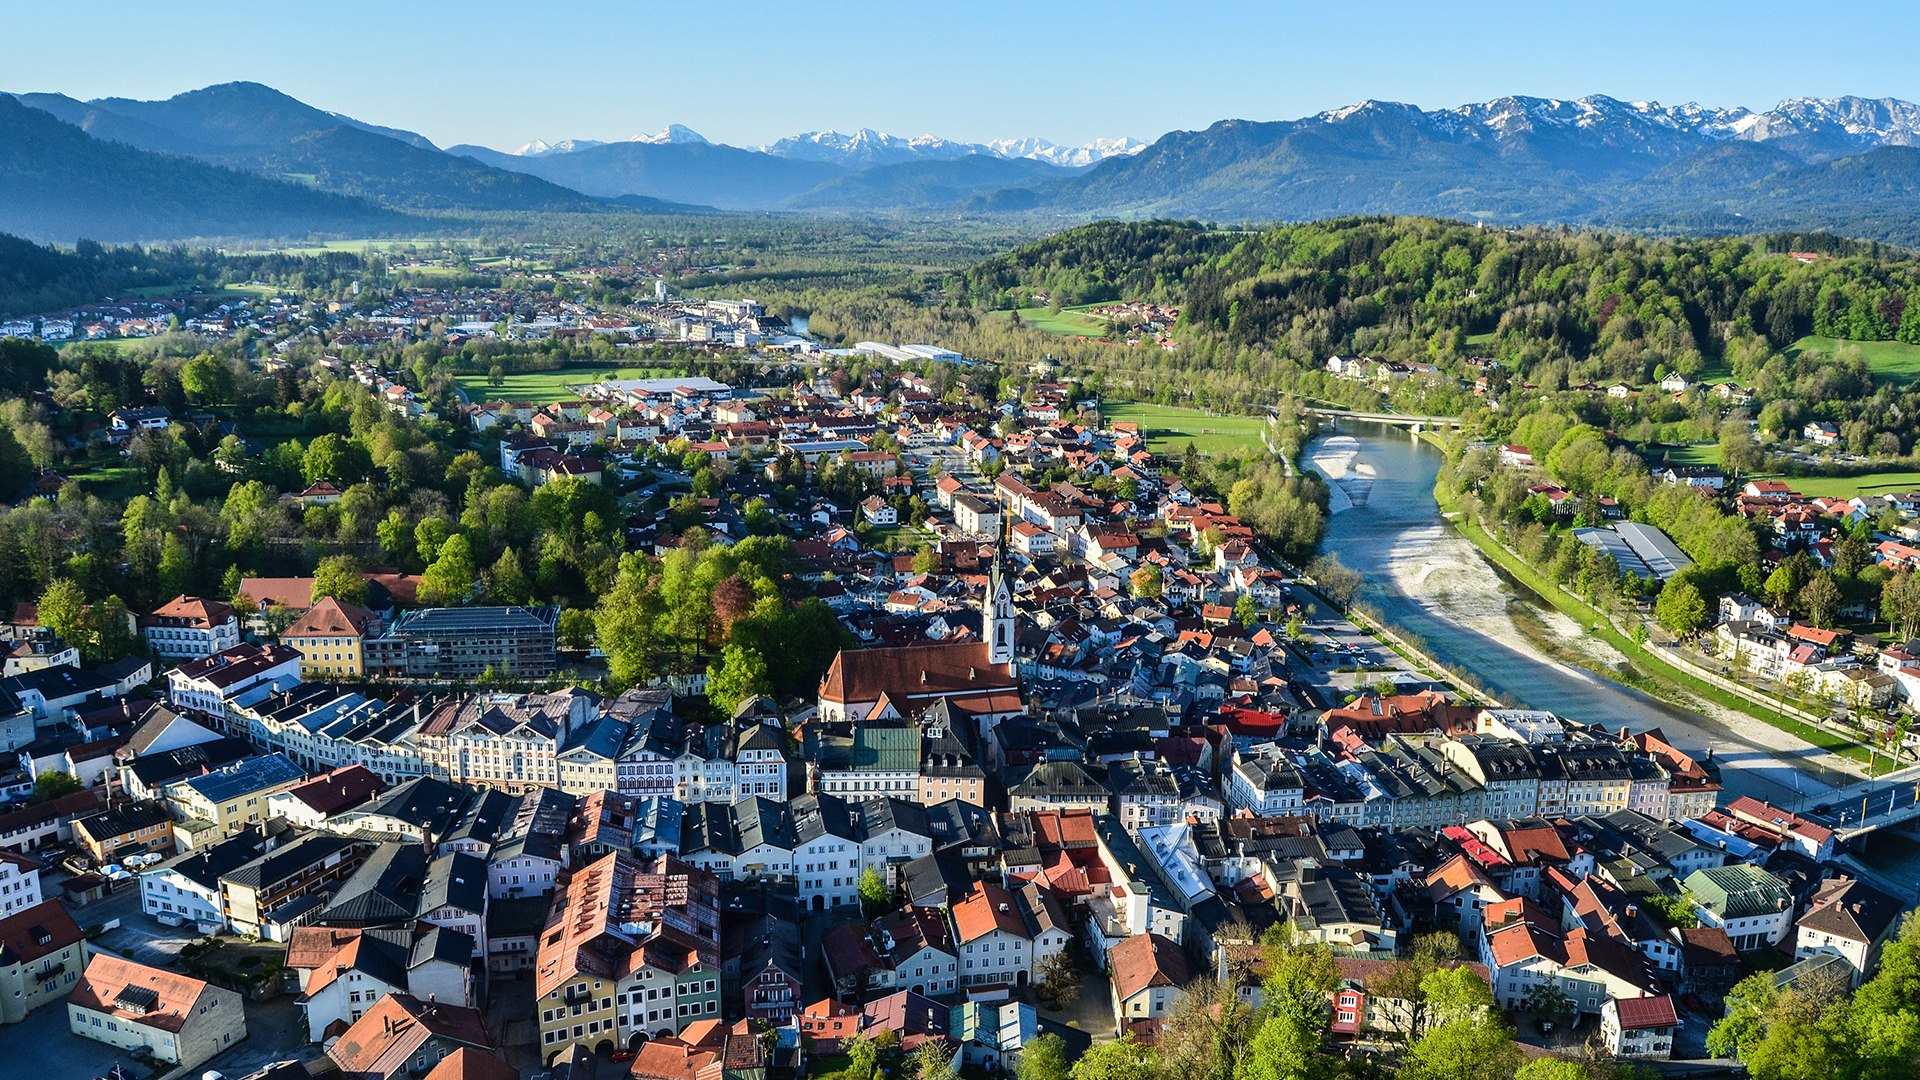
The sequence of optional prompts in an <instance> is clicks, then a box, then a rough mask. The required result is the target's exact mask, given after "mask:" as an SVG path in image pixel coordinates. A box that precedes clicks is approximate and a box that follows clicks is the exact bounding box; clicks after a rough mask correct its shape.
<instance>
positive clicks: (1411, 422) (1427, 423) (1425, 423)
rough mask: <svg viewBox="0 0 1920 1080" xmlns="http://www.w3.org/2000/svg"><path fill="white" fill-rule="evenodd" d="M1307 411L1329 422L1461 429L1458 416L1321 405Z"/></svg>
mask: <svg viewBox="0 0 1920 1080" xmlns="http://www.w3.org/2000/svg"><path fill="white" fill-rule="evenodd" d="M1306 411H1307V412H1310V413H1312V414H1313V415H1315V416H1318V417H1321V418H1323V419H1328V420H1364V421H1366V422H1367V423H1369V424H1392V425H1395V426H1397V427H1410V428H1433V427H1459V426H1460V418H1459V417H1457V416H1415V415H1413V414H1411V413H1377V412H1358V411H1355V410H1353V409H1328V408H1322V407H1321V406H1319V405H1308V406H1307V407H1306Z"/></svg>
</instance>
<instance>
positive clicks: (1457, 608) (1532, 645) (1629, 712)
mask: <svg viewBox="0 0 1920 1080" xmlns="http://www.w3.org/2000/svg"><path fill="white" fill-rule="evenodd" d="M1343 427H1344V428H1345V430H1342V431H1339V432H1333V433H1328V434H1325V435H1322V436H1321V437H1319V438H1316V439H1315V440H1314V441H1313V442H1312V443H1310V444H1309V446H1308V448H1307V451H1306V453H1305V455H1304V457H1305V458H1306V460H1307V464H1308V467H1311V468H1314V469H1316V470H1317V471H1319V472H1320V473H1321V474H1322V475H1324V476H1326V477H1327V478H1328V482H1329V485H1330V487H1332V488H1334V489H1337V490H1339V491H1340V492H1341V493H1342V494H1343V495H1344V496H1345V499H1344V500H1341V499H1335V500H1334V504H1335V506H1337V507H1339V509H1338V510H1337V512H1334V513H1332V514H1330V516H1329V519H1328V527H1327V538H1326V540H1325V542H1324V544H1323V547H1324V549H1325V550H1326V551H1328V552H1330V553H1332V554H1334V555H1336V556H1337V557H1338V558H1339V559H1340V560H1341V561H1342V562H1343V563H1345V564H1346V565H1347V566H1349V567H1351V568H1353V569H1355V570H1357V571H1359V572H1360V573H1361V574H1362V576H1363V578H1364V579H1365V582H1366V584H1365V585H1364V586H1363V587H1362V590H1361V600H1362V602H1363V603H1364V605H1365V606H1366V607H1368V608H1369V609H1371V610H1373V611H1375V612H1377V613H1378V614H1379V618H1380V619H1381V621H1383V622H1385V623H1387V624H1389V625H1391V626H1393V627H1394V628H1396V629H1397V630H1400V631H1402V632H1405V633H1407V634H1408V635H1410V636H1411V637H1413V638H1414V639H1417V640H1419V641H1421V642H1422V643H1423V644H1424V646H1425V651H1427V652H1428V653H1430V654H1431V655H1432V656H1433V657H1434V658H1435V660H1436V662H1437V663H1439V664H1441V665H1442V666H1444V667H1445V668H1446V669H1448V670H1461V671H1468V672H1472V673H1473V674H1474V676H1475V677H1476V681H1477V682H1479V683H1480V684H1482V685H1483V686H1484V687H1485V689H1486V692H1487V693H1489V694H1490V695H1492V696H1494V697H1497V698H1499V699H1500V700H1502V701H1506V702H1509V703H1512V704H1515V705H1527V706H1530V707H1534V708H1541V709H1547V710H1549V711H1552V712H1554V713H1557V714H1558V715H1561V716H1566V717H1568V718H1570V719H1575V720H1580V721H1584V722H1589V723H1599V724H1603V725H1605V726H1607V727H1609V728H1615V729H1617V728H1622V727H1625V728H1632V729H1634V730H1641V729H1645V728H1651V727H1658V728H1660V729H1661V730H1662V731H1663V732H1664V733H1665V734H1666V736H1667V737H1668V738H1669V739H1671V740H1673V741H1674V742H1675V743H1676V744H1678V745H1680V746H1682V747H1685V748H1688V749H1689V750H1692V751H1694V752H1697V753H1700V754H1703V755H1705V756H1709V757H1711V758H1712V760H1714V761H1715V762H1716V763H1718V764H1719V765H1720V767H1721V770H1722V778H1723V783H1724V785H1725V787H1726V789H1727V791H1728V792H1729V793H1730V794H1735V795H1741V794H1750V795H1754V796H1756V797H1759V798H1766V799H1769V800H1772V801H1774V802H1780V803H1787V804H1792V803H1796V802H1799V801H1801V800H1803V799H1805V798H1808V797H1811V796H1813V795H1816V794H1818V793H1819V792H1821V791H1824V790H1826V789H1827V788H1829V787H1832V786H1836V785H1841V784H1846V783H1850V782H1852V781H1853V780H1854V779H1855V778H1856V776H1855V774H1854V773H1853V772H1852V771H1851V770H1850V769H1846V768H1841V767H1838V766H1837V763H1834V762H1829V761H1825V760H1823V759H1824V758H1825V756H1826V755H1825V754H1824V752H1823V751H1821V750H1820V749H1819V748H1817V747H1814V746H1812V745H1810V744H1807V743H1806V742H1804V741H1803V740H1798V739H1795V738H1793V737H1792V736H1790V735H1788V734H1787V733H1785V732H1781V731H1779V730H1777V729H1774V728H1771V727H1768V726H1766V725H1764V724H1761V723H1759V722H1758V721H1755V720H1753V719H1752V718H1750V717H1747V716H1744V715H1742V714H1738V713H1734V712H1732V711H1731V710H1726V709H1722V708H1719V707H1716V706H1713V705H1712V704H1711V703H1697V704H1694V705H1689V704H1684V703H1676V702H1673V701H1664V700H1661V699H1660V698H1658V697H1656V696H1654V695H1652V694H1648V693H1646V692H1645V691H1642V690H1639V689H1636V688H1633V687H1630V686H1623V685H1621V684H1620V683H1618V682H1616V681H1614V680H1612V679H1610V678H1606V677H1603V676H1602V675H1600V674H1596V673H1595V672H1594V671H1592V670H1589V669H1588V665H1580V664H1575V663H1570V662H1568V661H1567V660H1566V659H1562V658H1560V657H1556V656H1554V655H1552V653H1554V652H1559V653H1561V654H1562V655H1563V656H1566V655H1571V654H1572V653H1578V654H1580V656H1581V657H1582V658H1584V659H1586V660H1588V661H1590V662H1591V666H1598V667H1601V668H1603V669H1604V668H1605V667H1608V666H1611V665H1614V664H1616V663H1621V662H1624V661H1625V659H1626V657H1625V655H1624V654H1623V653H1621V652H1620V651H1619V650H1618V649H1615V648H1613V647H1612V646H1611V644H1610V643H1608V642H1606V641H1604V640H1601V639H1600V638H1599V637H1598V636H1596V635H1588V634H1587V633H1586V630H1585V627H1584V626H1583V625H1581V624H1580V622H1579V621H1577V620H1576V619H1574V618H1571V617H1569V616H1568V615H1567V614H1566V613H1564V612H1562V611H1560V610H1559V609H1557V608H1555V607H1553V606H1551V605H1550V604H1548V603H1546V602H1544V601H1542V600H1541V599H1540V598H1539V597H1537V596H1533V595H1532V593H1531V591H1530V590H1529V589H1528V588H1527V587H1526V586H1525V585H1524V583H1522V582H1518V581H1516V580H1514V579H1513V578H1512V577H1510V576H1503V575H1502V573H1501V572H1500V571H1499V570H1497V569H1496V564H1495V562H1494V560H1493V558H1492V556H1491V555H1489V554H1485V553H1483V552H1482V551H1481V549H1480V548H1479V547H1478V546H1476V545H1475V544H1473V543H1472V542H1470V541H1469V540H1468V539H1467V538H1466V537H1465V536H1463V535H1462V534H1461V532H1460V531H1459V530H1457V529H1456V528H1455V527H1454V526H1453V524H1452V523H1449V522H1447V521H1446V520H1445V519H1444V518H1443V517H1442V516H1441V512H1440V508H1439V506H1438V504H1437V502H1436V501H1435V499H1434V494H1433V488H1434V482H1435V480H1436V479H1437V476H1438V473H1439V468H1440V463H1441V455H1440V454H1439V452H1438V451H1437V450H1436V449H1435V448H1434V447H1433V446H1431V445H1429V444H1428V443H1426V442H1423V441H1421V440H1419V439H1417V438H1415V437H1412V436H1410V435H1408V434H1407V433H1405V432H1402V431H1397V430H1386V429H1378V428H1373V427H1370V426H1368V425H1362V424H1357V423H1349V424H1345V425H1343ZM1516 611H1520V612H1522V615H1521V617H1520V618H1519V619H1516V618H1515V612H1516ZM1522 622H1525V623H1527V624H1528V626H1527V627H1526V628H1523V627H1522V626H1521V625H1520V623H1522ZM1543 634H1544V635H1548V636H1550V638H1551V639H1552V640H1553V642H1554V643H1555V646H1556V647H1555V648H1554V649H1552V650H1543V649H1542V648H1541V647H1540V646H1539V645H1538V644H1536V638H1538V637H1539V636H1540V635H1543ZM1622 640H1623V641H1624V639H1622ZM1628 644H1630V643H1628Z"/></svg>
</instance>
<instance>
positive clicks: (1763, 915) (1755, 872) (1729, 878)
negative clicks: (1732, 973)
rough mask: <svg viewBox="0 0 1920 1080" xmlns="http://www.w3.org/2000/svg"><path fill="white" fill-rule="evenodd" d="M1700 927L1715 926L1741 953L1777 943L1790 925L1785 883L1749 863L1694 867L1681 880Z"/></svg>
mask: <svg viewBox="0 0 1920 1080" xmlns="http://www.w3.org/2000/svg"><path fill="white" fill-rule="evenodd" d="M1682 887H1683V888H1685V889H1686V892H1687V896H1688V898H1689V899H1691V900H1692V902H1693V911H1694V914H1695V915H1697V916H1698V917H1699V919H1700V923H1701V925H1703V926H1717V927H1719V928H1721V929H1722V930H1725V931H1726V932H1727V936H1728V937H1729V938H1732V939H1733V946H1734V948H1736V949H1739V950H1740V951H1742V952H1747V951H1750V950H1753V949H1758V948H1761V947H1762V946H1766V945H1778V944H1780V942H1781V941H1783V940H1785V938H1786V936H1787V931H1788V930H1789V929H1790V928H1792V926H1793V893H1792V892H1791V891H1790V890H1789V889H1788V888H1787V883H1786V882H1784V881H1781V880H1780V879H1779V878H1777V877H1774V876H1773V875H1772V874H1769V873H1767V872H1766V871H1765V870H1762V869H1760V868H1759V867H1757V866H1753V865H1750V864H1748V863H1732V864H1729V865H1727V866H1716V867H1711V868H1708V869H1705V870H1695V871H1694V872H1693V873H1691V874H1688V875H1687V877H1686V880H1685V881H1684V882H1683V883H1682Z"/></svg>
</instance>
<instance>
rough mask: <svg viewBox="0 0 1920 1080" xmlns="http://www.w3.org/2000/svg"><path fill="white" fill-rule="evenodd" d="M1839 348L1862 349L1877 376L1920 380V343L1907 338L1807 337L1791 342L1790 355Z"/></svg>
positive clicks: (1899, 382)
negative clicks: (1875, 339) (1913, 343)
mask: <svg viewBox="0 0 1920 1080" xmlns="http://www.w3.org/2000/svg"><path fill="white" fill-rule="evenodd" d="M1836 349H1858V350H1860V356H1861V358H1862V359H1864V360H1865V361H1866V362H1867V368H1868V370H1870V371H1872V372H1873V375H1874V377H1875V378H1877V379H1885V380H1887V381H1888V382H1890V383H1893V384H1894V385H1896V386H1906V385H1908V384H1910V383H1914V382H1920V345H1909V344H1907V343H1906V342H1904V341H1837V340H1835V339H1833V338H1826V337H1803V338H1801V339H1800V340H1799V341H1796V342H1794V343H1793V344H1791V345H1789V346H1787V355H1788V356H1789V357H1798V356H1800V355H1801V354H1802V353H1825V354H1826V355H1828V356H1832V355H1833V354H1834V351H1835V350H1836Z"/></svg>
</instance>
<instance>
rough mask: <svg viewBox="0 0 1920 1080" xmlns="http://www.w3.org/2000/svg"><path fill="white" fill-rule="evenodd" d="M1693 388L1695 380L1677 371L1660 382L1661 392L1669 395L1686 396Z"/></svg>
mask: <svg viewBox="0 0 1920 1080" xmlns="http://www.w3.org/2000/svg"><path fill="white" fill-rule="evenodd" d="M1692 387H1693V380H1691V379H1689V378H1687V377H1686V376H1685V375H1682V374H1680V373H1679V372H1677V371H1676V372H1674V373H1673V374H1671V375H1669V376H1667V377H1666V378H1664V379H1661V380H1660V389H1661V391H1662V392H1664V393H1668V394H1684V393H1686V392H1687V391H1688V390H1690V389H1692Z"/></svg>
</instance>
